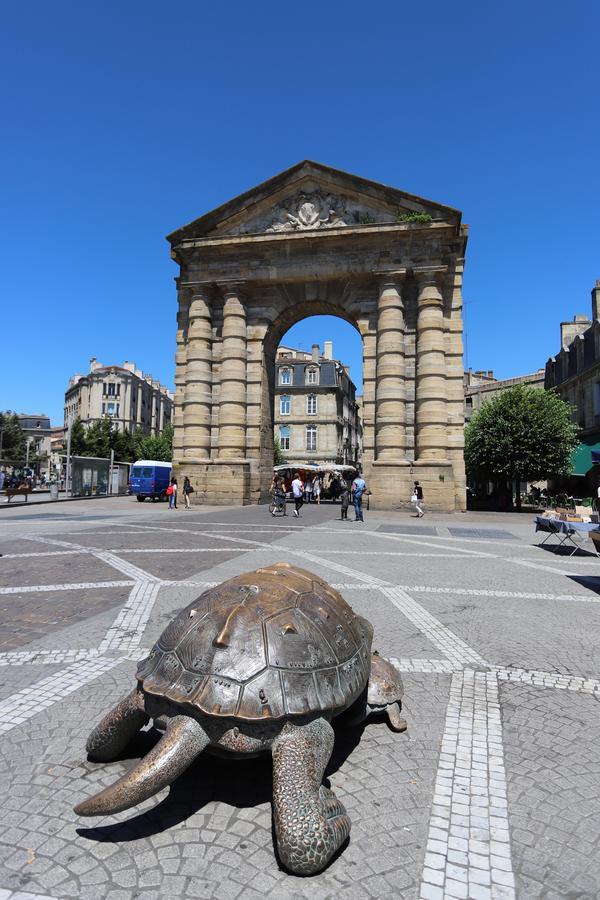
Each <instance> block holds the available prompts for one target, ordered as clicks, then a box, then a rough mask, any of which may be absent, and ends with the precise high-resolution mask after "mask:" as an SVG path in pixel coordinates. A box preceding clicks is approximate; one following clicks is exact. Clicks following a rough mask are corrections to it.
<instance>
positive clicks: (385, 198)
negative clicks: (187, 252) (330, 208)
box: [167, 159, 461, 245]
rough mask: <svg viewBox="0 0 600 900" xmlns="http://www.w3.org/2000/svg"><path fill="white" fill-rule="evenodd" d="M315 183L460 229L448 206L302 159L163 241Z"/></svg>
mask: <svg viewBox="0 0 600 900" xmlns="http://www.w3.org/2000/svg"><path fill="white" fill-rule="evenodd" d="M309 180H311V181H316V182H318V183H319V184H322V185H323V186H324V187H325V188H326V189H327V190H332V191H336V190H338V191H342V192H344V193H346V194H351V195H360V196H361V197H362V198H363V199H365V200H370V201H371V202H372V203H375V204H378V205H379V206H383V207H388V208H390V209H391V208H398V207H401V208H404V209H406V210H407V211H413V212H428V213H430V214H431V215H432V217H433V218H434V219H442V220H445V221H451V222H453V223H454V224H456V225H457V226H459V225H460V221H461V212H460V210H457V209H454V208H453V207H451V206H445V205H444V204H442V203H437V202H435V201H433V200H427V199H425V198H424V197H419V196H417V195H416V194H410V193H408V192H407V191H403V190H400V189H399V188H395V187H390V186H389V185H384V184H380V183H379V182H377V181H371V180H370V179H368V178H363V177H362V176H360V175H352V174H350V173H349V172H344V171H343V170H342V169H335V168H333V167H332V166H326V165H324V164H323V163H319V162H314V161H313V160H310V159H304V160H302V161H301V162H299V163H296V165H294V166H291V167H290V168H289V169H285V170H284V171H283V172H279V174H277V175H274V176H273V177H272V178H269V179H267V180H266V181H263V182H261V183H260V184H258V185H256V187H253V188H251V189H250V190H249V191H245V192H244V193H243V194H239V196H237V197H234V198H233V199H231V200H228V201H227V202H226V203H223V204H221V206H218V207H216V209H213V210H211V211H210V212H208V213H205V214H204V215H202V216H200V217H199V218H197V219H194V220H192V221H191V222H189V223H188V224H187V225H183V226H182V227H181V228H177V229H176V230H175V231H173V232H171V234H169V235H167V240H168V241H169V242H170V243H171V244H172V245H176V244H178V243H179V242H180V241H182V240H189V239H194V238H199V237H202V236H204V235H207V234H209V233H210V232H212V231H214V230H215V229H217V228H219V227H220V226H221V225H222V223H224V222H226V221H227V220H228V219H230V218H232V217H233V216H238V215H239V214H240V213H241V212H243V211H247V213H248V215H255V213H256V212H257V208H258V206H259V204H263V205H264V204H265V202H268V200H269V198H271V197H272V196H273V195H275V194H278V193H279V192H281V191H283V190H284V189H285V188H286V187H289V188H290V189H293V190H297V189H298V188H299V187H300V185H301V184H302V182H303V181H309Z"/></svg>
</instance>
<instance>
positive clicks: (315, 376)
mask: <svg viewBox="0 0 600 900" xmlns="http://www.w3.org/2000/svg"><path fill="white" fill-rule="evenodd" d="M306 383H307V384H318V383H319V370H318V369H315V368H310V369H307V370H306Z"/></svg>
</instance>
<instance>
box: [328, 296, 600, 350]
mask: <svg viewBox="0 0 600 900" xmlns="http://www.w3.org/2000/svg"><path fill="white" fill-rule="evenodd" d="M598 285H599V286H600V282H598ZM323 356H324V357H325V359H333V341H324V342H323Z"/></svg>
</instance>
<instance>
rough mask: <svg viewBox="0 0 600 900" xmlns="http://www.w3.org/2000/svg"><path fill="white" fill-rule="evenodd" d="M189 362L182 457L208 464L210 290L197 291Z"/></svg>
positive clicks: (192, 308) (193, 300)
mask: <svg viewBox="0 0 600 900" xmlns="http://www.w3.org/2000/svg"><path fill="white" fill-rule="evenodd" d="M186 359H187V363H186V369H185V390H184V398H183V426H184V437H183V447H184V453H183V455H184V458H185V459H196V460H199V461H205V460H208V459H209V458H210V417H211V407H212V317H211V308H210V299H209V296H208V294H207V291H206V290H202V289H198V288H195V289H194V291H193V293H192V297H191V302H190V307H189V318H188V333H187V349H186Z"/></svg>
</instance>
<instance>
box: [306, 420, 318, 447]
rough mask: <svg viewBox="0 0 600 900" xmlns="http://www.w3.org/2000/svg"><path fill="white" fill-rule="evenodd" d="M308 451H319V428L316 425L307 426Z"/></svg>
mask: <svg viewBox="0 0 600 900" xmlns="http://www.w3.org/2000/svg"><path fill="white" fill-rule="evenodd" d="M306 449H307V450H316V449H317V426H316V425H307V426H306Z"/></svg>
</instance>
